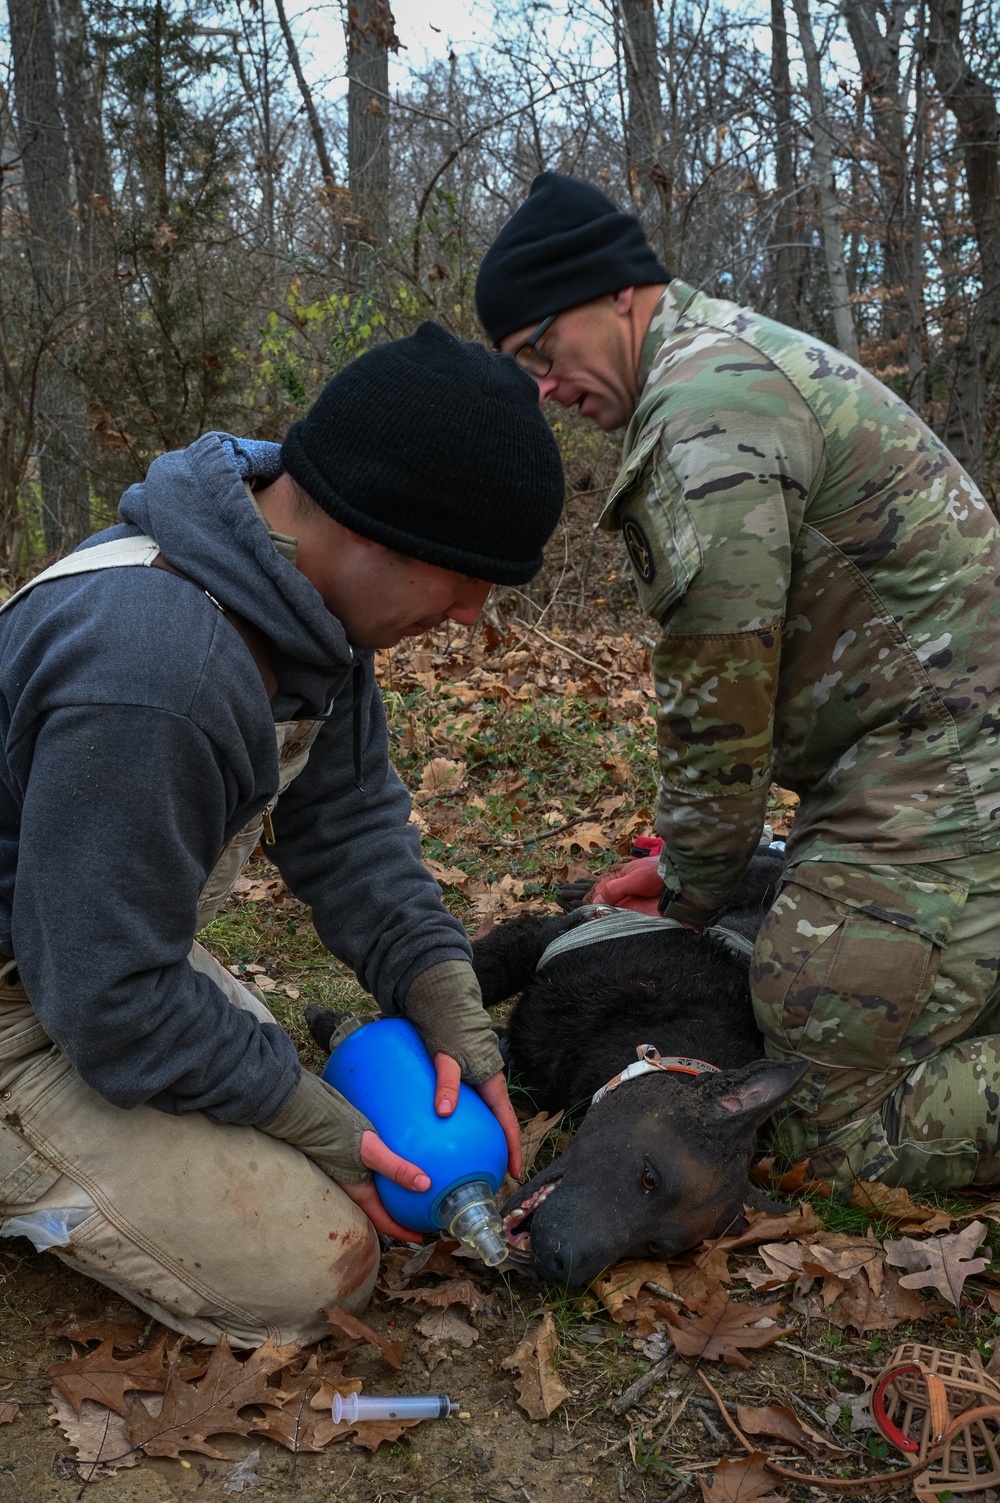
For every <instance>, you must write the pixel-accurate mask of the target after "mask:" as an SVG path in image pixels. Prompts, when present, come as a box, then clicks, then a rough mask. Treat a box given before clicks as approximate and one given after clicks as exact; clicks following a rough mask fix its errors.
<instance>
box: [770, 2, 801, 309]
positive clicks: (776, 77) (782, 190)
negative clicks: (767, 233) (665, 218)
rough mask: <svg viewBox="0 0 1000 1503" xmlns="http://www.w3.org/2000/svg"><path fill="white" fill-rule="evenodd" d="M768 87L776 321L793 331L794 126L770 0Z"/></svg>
mask: <svg viewBox="0 0 1000 1503" xmlns="http://www.w3.org/2000/svg"><path fill="white" fill-rule="evenodd" d="M771 87H772V90H773V95H774V98H773V107H774V123H775V143H774V175H775V193H776V194H777V198H778V211H777V214H776V215H775V219H774V241H775V245H774V278H775V290H776V293H777V296H776V298H775V303H776V309H777V315H778V319H779V321H780V322H781V323H783V324H791V325H793V327H796V328H797V327H799V325H800V324H801V319H802V307H801V296H802V287H801V283H802V252H801V248H800V247H799V246H798V245H796V244H795V235H796V230H795V218H796V191H795V127H794V124H793V122H792V83H791V76H790V73H789V68H788V29H787V26H786V24H785V4H784V0H771Z"/></svg>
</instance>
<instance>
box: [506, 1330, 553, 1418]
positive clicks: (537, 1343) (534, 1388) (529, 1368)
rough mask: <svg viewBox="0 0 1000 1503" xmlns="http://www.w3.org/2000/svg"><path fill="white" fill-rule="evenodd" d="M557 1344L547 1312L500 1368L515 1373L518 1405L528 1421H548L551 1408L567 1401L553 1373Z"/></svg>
mask: <svg viewBox="0 0 1000 1503" xmlns="http://www.w3.org/2000/svg"><path fill="white" fill-rule="evenodd" d="M558 1345H559V1337H558V1336H557V1334H556V1325H555V1321H554V1320H553V1319H552V1315H551V1313H550V1312H548V1311H546V1313H545V1315H544V1316H543V1318H542V1320H541V1321H540V1322H539V1323H538V1325H537V1326H535V1328H534V1330H531V1331H529V1332H528V1334H527V1335H526V1336H525V1338H524V1340H523V1341H522V1342H521V1343H520V1345H519V1346H518V1347H517V1350H516V1351H514V1352H512V1353H511V1355H510V1356H509V1357H505V1358H504V1360H503V1362H501V1364H500V1366H501V1367H502V1368H504V1370H505V1371H507V1372H513V1371H515V1370H516V1371H517V1372H518V1373H519V1374H520V1377H519V1378H518V1381H517V1402H518V1403H519V1404H520V1406H521V1408H522V1409H523V1410H524V1412H525V1414H526V1415H527V1416H528V1418H529V1419H533V1420H542V1419H548V1417H549V1415H550V1414H551V1413H552V1411H553V1410H554V1409H558V1408H559V1405H560V1404H564V1403H565V1402H566V1400H567V1399H568V1398H569V1389H568V1388H566V1387H564V1385H563V1383H562V1381H561V1380H560V1377H559V1374H558V1373H557V1372H556V1365H555V1354H556V1348H557V1346H558Z"/></svg>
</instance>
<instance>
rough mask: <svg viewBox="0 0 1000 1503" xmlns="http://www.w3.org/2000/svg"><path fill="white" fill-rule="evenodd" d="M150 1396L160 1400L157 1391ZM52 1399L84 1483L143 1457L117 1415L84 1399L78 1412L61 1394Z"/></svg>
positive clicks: (136, 1462) (112, 1473)
mask: <svg viewBox="0 0 1000 1503" xmlns="http://www.w3.org/2000/svg"><path fill="white" fill-rule="evenodd" d="M152 1397H153V1399H154V1401H158V1399H159V1395H158V1394H154V1395H153V1396H152ZM53 1400H54V1405H55V1411H56V1421H57V1423H58V1425H59V1428H60V1429H61V1430H62V1432H63V1434H64V1435H65V1436H66V1439H67V1440H68V1441H69V1443H70V1445H71V1446H72V1447H73V1449H74V1451H75V1452H76V1464H77V1466H78V1467H79V1468H80V1475H81V1476H82V1478H83V1480H84V1482H85V1483H86V1482H93V1481H95V1480H96V1479H97V1478H98V1477H112V1476H114V1474H115V1472H117V1471H118V1469H119V1467H126V1466H138V1465H139V1462H140V1460H141V1459H142V1458H141V1457H140V1455H139V1452H138V1451H137V1450H136V1449H135V1447H134V1446H133V1445H132V1444H131V1443H130V1441H129V1438H128V1432H127V1430H126V1428H125V1420H124V1419H123V1418H122V1416H121V1415H120V1414H112V1412H111V1410H110V1409H107V1408H105V1406H104V1405H103V1404H95V1403H93V1402H92V1400H90V1399H84V1401H83V1403H82V1404H81V1405H80V1413H79V1415H77V1414H74V1412H73V1408H72V1405H71V1404H69V1403H68V1401H67V1400H66V1399H64V1398H63V1396H62V1394H54V1395H53Z"/></svg>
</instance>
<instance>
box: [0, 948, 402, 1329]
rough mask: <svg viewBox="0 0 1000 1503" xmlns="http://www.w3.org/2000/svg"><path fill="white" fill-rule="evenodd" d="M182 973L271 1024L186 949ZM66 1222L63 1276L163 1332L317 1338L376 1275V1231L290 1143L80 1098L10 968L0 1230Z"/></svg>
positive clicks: (0, 1010) (3, 1024) (2, 1039)
mask: <svg viewBox="0 0 1000 1503" xmlns="http://www.w3.org/2000/svg"><path fill="white" fill-rule="evenodd" d="M191 962H192V964H194V965H196V966H197V968H198V969H199V970H203V971H207V972H209V974H211V975H212V976H213V978H214V979H215V980H216V981H217V982H218V984H219V985H220V986H221V987H222V988H223V990H225V991H226V994H227V995H228V996H229V997H230V999H231V1000H232V1001H233V1003H234V1005H236V1006H241V1007H245V1008H247V1009H248V1010H250V1011H252V1012H254V1013H255V1014H256V1015H257V1016H259V1017H263V1018H268V1019H269V1018H270V1014H269V1013H268V1012H267V1009H266V1008H265V1007H264V1006H263V1003H261V1002H258V1001H257V1000H256V999H255V998H253V997H252V995H251V994H250V993H249V992H248V991H247V990H246V989H245V988H244V987H241V986H240V985H239V983H238V982H237V981H236V980H235V978H234V977H232V976H231V975H230V974H229V972H228V971H226V970H225V969H224V968H223V967H222V966H221V965H219V964H218V962H217V961H215V960H214V959H213V958H212V957H211V956H210V955H209V954H208V952H207V951H205V950H203V949H201V947H200V946H196V947H195V951H194V952H193V953H192V956H191ZM46 1208H53V1209H54V1208H58V1209H66V1208H69V1209H71V1210H74V1211H75V1215H74V1216H73V1217H71V1218H70V1219H71V1221H73V1220H75V1221H77V1223H78V1224H76V1225H75V1226H73V1228H72V1230H71V1231H70V1232H69V1242H68V1245H66V1246H61V1247H55V1248H53V1251H54V1252H55V1254H56V1256H57V1257H59V1258H61V1259H62V1261H63V1262H64V1263H67V1264H68V1265H69V1266H70V1267H71V1268H77V1269H79V1270H80V1272H82V1273H86V1274H88V1275H89V1276H90V1277H91V1278H94V1279H97V1280H98V1281H99V1282H100V1283H102V1284H105V1285H107V1287H108V1288H109V1289H114V1290H116V1291H117V1292H118V1293H119V1294H122V1295H124V1296H125V1297H126V1298H127V1299H129V1300H131V1301H132V1303H133V1304H135V1305H138V1306H139V1308H140V1309H142V1310H145V1311H147V1312H148V1313H149V1314H150V1315H153V1316H155V1317H156V1319H157V1320H160V1321H162V1322H163V1324H164V1325H166V1326H169V1327H171V1329H173V1330H175V1331H180V1332H183V1333H184V1334H185V1335H188V1336H193V1337H195V1338H196V1339H197V1340H200V1341H206V1342H213V1343H214V1342H216V1341H218V1339H219V1337H220V1335H221V1334H222V1332H223V1331H225V1332H227V1333H228V1336H229V1340H230V1341H231V1342H232V1344H233V1345H234V1346H241V1347H248V1346H258V1345H260V1344H261V1343H262V1342H263V1341H266V1340H267V1338H268V1336H274V1337H275V1339H276V1340H277V1341H279V1342H288V1341H315V1340H317V1339H318V1338H319V1337H320V1336H322V1335H323V1334H324V1333H325V1331H326V1329H327V1327H326V1324H325V1321H324V1319H323V1315H322V1310H323V1307H324V1306H326V1305H331V1304H339V1305H341V1306H343V1307H344V1308H345V1309H346V1310H349V1311H352V1312H357V1311H359V1310H363V1309H364V1307H365V1305H366V1304H367V1303H368V1300H369V1298H370V1296H371V1292H372V1288H373V1286H374V1283H375V1279H376V1276H377V1274H378V1261H379V1247H378V1238H377V1237H376V1235H375V1231H374V1228H373V1227H372V1225H371V1223H370V1221H369V1220H368V1219H367V1217H366V1216H365V1215H363V1213H362V1212H361V1211H360V1210H359V1209H358V1208H357V1206H356V1205H355V1204H354V1202H353V1201H352V1200H350V1199H349V1197H348V1196H347V1195H345V1194H344V1192H343V1190H342V1189H341V1188H340V1186H339V1185H337V1184H335V1183H334V1182H333V1180H331V1179H328V1178H327V1176H326V1175H325V1174H323V1173H322V1172H321V1170H319V1169H318V1168H317V1167H316V1166H315V1164H313V1163H312V1162H311V1161H310V1160H309V1159H307V1158H306V1157H305V1155H304V1154H302V1153H300V1152H299V1151H298V1150H297V1149H295V1148H293V1147H291V1145H290V1144H288V1143H284V1142H281V1141H280V1140H278V1139H275V1138H271V1137H268V1135H267V1134H266V1133H262V1132H259V1131H258V1130H257V1129H256V1128H253V1127H234V1126H231V1125H228V1124H223V1123H219V1122H213V1121H212V1120H211V1119H210V1118H208V1117H206V1116H205V1115H204V1114H203V1113H201V1112H188V1113H185V1114H184V1115H183V1116H178V1117H175V1116H170V1115H168V1114H167V1113H165V1112H160V1111H157V1110H155V1109H154V1108H153V1107H148V1106H137V1107H134V1108H132V1110H130V1111H124V1110H122V1109H121V1108H119V1107H115V1106H112V1105H111V1104H110V1103H109V1102H107V1101H105V1100H104V1098H103V1097H101V1096H99V1095H98V1094H97V1093H96V1092H95V1091H92V1090H91V1089H90V1088H89V1086H87V1085H85V1084H84V1082H83V1081H82V1080H81V1079H80V1077H79V1076H78V1075H77V1073H76V1071H75V1070H74V1069H73V1066H72V1065H71V1064H70V1062H69V1060H68V1059H67V1058H66V1056H65V1055H64V1054H62V1053H61V1051H60V1050H59V1049H58V1048H56V1046H55V1045H54V1044H53V1043H52V1042H51V1040H50V1039H49V1038H48V1037H47V1035H46V1034H45V1033H44V1031H43V1030H42V1028H41V1025H40V1024H39V1022H38V1019H37V1018H36V1016H35V1013H34V1011H33V1009H32V1007H31V1004H30V1002H29V1001H28V998H27V995H26V994H25V991H24V988H23V987H22V986H21V984H20V981H19V979H18V975H17V972H16V970H15V969H14V968H13V966H12V965H10V966H7V967H5V968H4V969H3V970H0V1220H4V1219H6V1218H8V1217H13V1216H17V1215H22V1214H24V1213H26V1212H28V1211H37V1210H41V1209H46Z"/></svg>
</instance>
